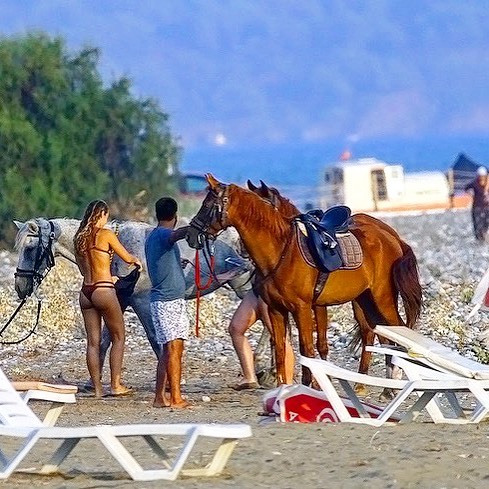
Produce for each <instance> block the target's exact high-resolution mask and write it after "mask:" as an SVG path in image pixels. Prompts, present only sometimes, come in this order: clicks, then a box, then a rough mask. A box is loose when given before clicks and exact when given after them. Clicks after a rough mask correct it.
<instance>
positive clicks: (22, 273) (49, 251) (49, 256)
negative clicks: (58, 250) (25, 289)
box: [14, 221, 56, 295]
mask: <svg viewBox="0 0 489 489" xmlns="http://www.w3.org/2000/svg"><path fill="white" fill-rule="evenodd" d="M48 222H49V226H50V232H49V234H48V235H47V237H46V236H44V235H43V233H42V226H41V225H39V231H38V233H37V234H34V233H29V234H27V236H28V237H34V238H37V240H38V241H37V250H36V259H35V260H34V266H33V267H32V269H31V270H26V269H24V268H16V271H15V274H14V276H15V277H32V281H33V282H34V286H33V288H32V290H33V291H35V290H36V289H37V288H38V287H39V285H40V284H41V282H42V281H43V279H44V278H45V277H46V275H47V274H48V273H49V270H51V268H53V267H54V265H55V262H54V253H53V243H54V240H55V239H56V234H55V232H54V224H53V223H52V221H48ZM44 260H46V269H45V270H44V272H42V273H41V272H40V269H41V266H42V264H43V262H44ZM31 293H32V292H31ZM28 295H30V294H28Z"/></svg>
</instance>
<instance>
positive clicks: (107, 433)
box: [0, 373, 251, 481]
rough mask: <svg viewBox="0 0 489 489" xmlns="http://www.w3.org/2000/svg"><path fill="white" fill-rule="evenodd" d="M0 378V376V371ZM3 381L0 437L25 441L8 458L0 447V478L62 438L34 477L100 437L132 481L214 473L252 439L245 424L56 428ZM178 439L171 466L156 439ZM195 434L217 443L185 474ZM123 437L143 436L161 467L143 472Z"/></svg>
mask: <svg viewBox="0 0 489 489" xmlns="http://www.w3.org/2000/svg"><path fill="white" fill-rule="evenodd" d="M2 375H3V373H2ZM3 377H4V379H3V382H2V390H1V395H0V437H9V438H22V439H23V442H22V443H21V444H20V446H19V447H18V449H17V450H15V451H14V452H13V454H11V455H8V454H7V453H6V451H4V450H5V446H4V445H3V444H2V443H0V479H7V478H8V477H9V476H10V475H11V474H12V473H13V472H14V471H16V470H18V467H19V465H20V463H21V462H22V460H23V459H24V458H25V457H26V456H27V454H28V453H30V451H31V449H32V448H33V447H34V446H35V445H36V443H37V442H38V441H39V440H41V439H51V440H60V441H61V442H62V443H61V445H59V446H58V448H57V449H56V450H55V451H54V453H53V455H52V456H51V458H50V460H48V461H47V462H46V463H44V465H43V466H42V467H41V469H40V471H38V473H42V474H50V473H56V472H58V467H59V465H60V464H61V463H62V462H63V460H65V458H66V457H67V456H68V455H69V454H70V453H71V451H72V450H73V449H74V448H75V447H76V446H77V445H78V443H79V442H80V441H81V440H83V439H85V438H91V439H95V438H96V439H98V440H99V441H100V442H101V443H102V445H103V446H104V447H105V448H106V449H107V451H108V452H109V453H110V454H111V455H112V456H113V457H114V458H115V460H117V462H118V463H119V464H120V465H121V467H122V468H123V469H124V470H125V471H126V472H127V473H128V474H129V476H130V477H131V478H132V479H134V480H141V481H143V480H144V481H149V480H157V479H167V480H175V479H176V478H177V477H178V475H179V474H180V473H182V474H184V475H188V476H212V475H218V474H220V473H221V472H222V470H223V469H224V467H225V465H226V463H227V461H228V459H229V457H230V456H231V453H232V452H233V450H234V447H235V446H236V444H237V442H238V439H240V438H246V437H249V436H251V428H250V426H248V425H246V424H236V425H219V424H215V425H214V424H132V425H117V426H109V425H101V426H86V427H85V426H82V427H56V426H47V425H45V424H44V423H43V422H42V421H41V420H40V419H39V418H38V417H37V416H36V414H35V413H34V412H33V411H32V410H31V408H30V407H29V406H28V405H27V404H26V403H25V402H24V400H23V399H22V398H21V396H20V395H19V393H18V392H17V391H16V390H15V389H14V388H13V386H12V385H11V384H10V382H8V379H7V382H5V379H6V377H5V375H3ZM161 436H164V437H166V436H182V437H185V443H184V445H183V447H182V448H181V450H180V452H179V453H178V454H177V456H176V457H175V460H174V462H173V463H170V458H169V457H168V455H167V454H166V452H165V450H164V449H163V448H162V446H161V444H160V443H161V442H160V441H159V440H157V439H156V437H161ZM199 436H204V437H211V438H217V439H220V440H221V443H220V445H219V446H218V448H217V450H216V452H215V454H214V457H213V458H212V460H211V462H210V464H209V465H207V466H205V467H201V468H196V469H187V470H183V466H184V464H185V462H186V460H187V458H188V456H189V454H190V452H191V451H192V448H193V447H194V445H195V443H196V441H197V439H198V438H199ZM127 437H142V438H143V439H144V440H145V441H146V442H147V444H148V445H149V447H150V448H151V449H152V451H153V452H154V453H155V454H156V455H157V456H158V457H159V458H160V459H161V462H162V465H163V467H164V468H159V469H155V470H145V469H143V468H142V467H141V465H140V464H139V463H138V462H137V461H136V459H135V458H134V456H133V455H132V454H131V453H130V452H129V451H128V450H127V448H126V447H125V446H124V445H123V444H122V442H121V440H122V439H124V438H127Z"/></svg>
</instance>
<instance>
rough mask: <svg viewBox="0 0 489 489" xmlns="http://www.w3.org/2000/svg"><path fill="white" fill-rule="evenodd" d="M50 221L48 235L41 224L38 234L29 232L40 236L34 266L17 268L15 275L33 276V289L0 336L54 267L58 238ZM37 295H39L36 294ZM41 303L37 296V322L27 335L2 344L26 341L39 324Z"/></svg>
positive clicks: (5, 325)
mask: <svg viewBox="0 0 489 489" xmlns="http://www.w3.org/2000/svg"><path fill="white" fill-rule="evenodd" d="M48 222H49V226H50V231H49V234H48V236H47V237H45V236H44V235H43V234H42V226H41V225H40V224H39V232H38V233H37V234H33V233H29V234H27V236H29V237H36V238H38V243H37V250H36V259H35V260H34V266H33V268H32V270H26V269H23V268H18V267H17V268H16V271H15V274H14V276H16V277H32V281H33V286H32V291H31V292H30V293H29V294H28V295H27V296H26V297H24V298H23V299H22V301H21V302H20V304H19V305H18V306H17V309H16V310H15V311H14V313H13V314H12V316H10V319H9V320H8V321H7V322H6V323H5V324H4V325H3V326H2V328H1V329H0V336H2V335H3V333H4V331H5V330H6V329H7V327H8V326H9V325H10V323H11V322H12V321H13V319H14V318H15V316H17V314H18V312H19V311H20V310H21V309H22V307H23V306H24V304H25V303H26V301H27V299H28V297H30V295H31V294H32V293H33V292H34V295H36V290H37V288H38V287H39V285H41V282H42V281H43V280H44V278H45V277H46V275H47V274H48V273H49V270H51V268H53V267H54V265H55V262H54V253H53V243H54V240H55V239H56V234H55V232H54V224H53V223H52V222H51V221H48ZM44 260H46V269H45V271H44V272H43V273H41V272H40V271H39V270H40V268H41V266H42V263H43V261H44ZM36 297H37V295H36ZM41 304H42V300H41V299H40V298H39V297H37V311H36V322H35V323H34V326H33V327H32V329H31V330H30V331H29V333H27V335H25V336H24V337H23V338H21V339H20V340H16V341H0V344H2V345H17V344H19V343H22V342H23V341H25V340H26V339H27V338H29V337H30V336H31V335H32V334H33V333H34V331H35V330H36V327H37V325H38V324H39V318H40V316H41Z"/></svg>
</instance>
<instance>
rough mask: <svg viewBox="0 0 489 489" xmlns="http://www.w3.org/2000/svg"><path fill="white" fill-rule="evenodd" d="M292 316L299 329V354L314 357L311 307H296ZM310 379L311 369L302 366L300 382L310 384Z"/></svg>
mask: <svg viewBox="0 0 489 489" xmlns="http://www.w3.org/2000/svg"><path fill="white" fill-rule="evenodd" d="M293 316H294V320H295V323H296V324H297V329H298V330H299V350H300V352H301V355H303V356H305V357H308V358H314V339H313V331H314V326H315V324H314V320H313V317H312V307H311V306H310V305H309V304H307V305H305V306H303V307H298V308H297V309H296V310H295V311H294V312H293ZM311 380H312V376H311V371H310V370H309V369H308V368H306V367H302V383H303V384H304V385H311Z"/></svg>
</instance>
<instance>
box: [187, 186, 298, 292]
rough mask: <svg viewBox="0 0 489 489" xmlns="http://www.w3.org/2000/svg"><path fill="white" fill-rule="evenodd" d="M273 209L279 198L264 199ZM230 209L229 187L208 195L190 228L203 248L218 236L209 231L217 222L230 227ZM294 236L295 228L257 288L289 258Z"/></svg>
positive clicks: (257, 284) (221, 227) (219, 187)
mask: <svg viewBox="0 0 489 489" xmlns="http://www.w3.org/2000/svg"><path fill="white" fill-rule="evenodd" d="M263 200H264V201H265V202H267V203H268V204H269V205H271V206H272V207H275V208H277V206H278V203H279V202H278V198H277V197H276V196H274V199H273V200H274V201H272V200H268V199H263ZM228 207H229V186H228V185H223V184H221V183H220V184H218V185H217V186H216V187H215V188H211V189H210V190H209V192H208V194H207V195H206V197H205V199H204V202H203V203H202V207H201V210H200V211H199V212H198V214H197V215H196V216H195V217H194V218H193V219H192V220H191V221H190V224H189V226H190V227H192V228H194V229H195V230H196V231H197V232H198V243H199V245H200V247H201V248H203V247H204V243H205V242H206V240H207V239H209V238H210V239H215V238H216V237H217V233H216V234H210V233H209V229H210V228H211V227H212V226H213V224H215V223H216V222H217V223H219V225H220V229H219V230H222V229H224V228H226V227H228V226H230V225H231V224H230V222H229V218H228ZM293 236H294V228H293V227H291V229H290V233H289V235H288V237H287V241H286V243H285V246H284V248H283V250H282V253H281V254H280V258H279V259H278V261H277V263H276V264H275V266H274V267H273V269H272V270H271V271H269V272H268V273H267V274H266V275H264V276H257V279H256V283H255V287H257V288H260V287H261V286H263V285H264V284H265V282H267V281H268V280H269V279H271V278H272V277H273V276H274V275H275V273H276V272H277V270H278V269H279V268H280V266H281V265H282V262H283V261H284V259H285V257H286V256H287V253H288V250H289V247H290V243H291V241H292V238H293Z"/></svg>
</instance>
